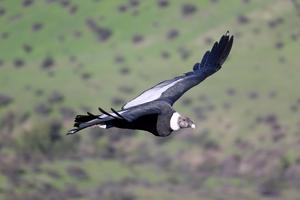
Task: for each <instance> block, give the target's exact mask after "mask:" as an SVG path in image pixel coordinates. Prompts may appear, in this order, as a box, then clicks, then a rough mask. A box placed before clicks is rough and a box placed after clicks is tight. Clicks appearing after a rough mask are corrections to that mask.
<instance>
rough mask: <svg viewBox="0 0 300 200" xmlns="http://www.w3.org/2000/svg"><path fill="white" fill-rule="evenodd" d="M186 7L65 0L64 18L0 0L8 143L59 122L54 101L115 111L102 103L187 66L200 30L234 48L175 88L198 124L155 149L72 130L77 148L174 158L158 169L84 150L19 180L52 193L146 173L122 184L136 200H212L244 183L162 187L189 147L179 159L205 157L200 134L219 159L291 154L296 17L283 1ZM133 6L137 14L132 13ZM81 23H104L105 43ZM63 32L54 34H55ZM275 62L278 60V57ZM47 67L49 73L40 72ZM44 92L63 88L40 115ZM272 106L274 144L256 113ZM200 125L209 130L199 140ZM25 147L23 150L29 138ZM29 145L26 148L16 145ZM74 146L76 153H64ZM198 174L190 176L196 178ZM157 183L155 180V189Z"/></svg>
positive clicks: (0, 72)
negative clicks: (194, 82) (190, 10)
mask: <svg viewBox="0 0 300 200" xmlns="http://www.w3.org/2000/svg"><path fill="white" fill-rule="evenodd" d="M188 2H189V3H192V4H195V5H196V6H197V12H195V13H194V14H192V15H190V16H187V17H183V16H182V14H181V6H182V5H183V4H184V3H188ZM184 3H183V1H178V0H177V1H170V3H169V6H168V7H166V8H159V7H158V6H157V2H156V1H140V4H139V6H138V7H137V8H132V7H130V6H129V7H128V9H127V11H126V12H124V13H120V12H119V11H118V8H119V6H120V5H125V4H126V5H127V4H128V2H127V1H121V0H118V1H99V2H97V1H79V0H77V1H72V4H74V5H76V6H78V10H77V12H76V13H75V14H74V15H70V14H69V11H68V9H67V8H63V7H62V6H60V4H59V3H57V2H54V3H47V2H46V1H34V3H33V4H32V6H30V7H27V8H23V7H22V6H21V3H20V2H18V1H9V0H6V1H5V0H4V1H1V5H0V6H1V7H2V8H4V9H5V10H6V12H5V14H4V15H3V16H0V27H1V28H0V36H1V34H2V35H3V33H8V37H7V38H6V39H4V38H2V37H0V60H2V61H3V63H4V64H3V66H1V67H0V93H1V94H2V93H3V94H6V95H9V96H11V97H13V98H14V101H13V103H11V104H10V105H9V106H6V107H0V119H2V118H4V116H5V115H6V114H7V113H8V112H11V111H12V112H14V113H16V115H17V120H16V121H17V122H16V123H17V125H18V126H17V128H15V129H13V131H12V132H13V133H12V134H11V135H12V136H11V137H12V140H16V143H17V144H16V145H18V144H19V143H22V142H23V139H22V138H23V137H20V135H21V134H23V132H28V131H30V130H32V129H34V126H36V125H40V124H42V123H41V121H46V122H47V120H49V119H61V116H60V113H59V109H60V108H61V107H63V106H67V107H70V108H72V109H74V110H76V112H77V113H80V112H82V111H81V110H82V109H81V108H82V107H83V106H88V107H89V108H91V111H92V112H93V113H97V112H98V111H97V107H98V106H101V107H103V108H105V109H106V108H110V107H116V109H117V106H114V105H112V100H113V98H115V97H118V98H122V99H124V100H130V99H132V98H133V97H135V96H136V95H137V94H139V93H140V92H141V91H143V90H145V89H146V88H149V87H151V86H153V85H154V84H156V83H158V82H160V81H162V80H166V79H169V78H172V77H174V76H177V75H180V74H182V73H184V72H187V71H189V70H191V68H192V66H193V64H194V63H195V62H196V61H198V60H199V59H201V57H202V55H203V54H204V52H205V51H206V50H208V49H210V48H211V46H212V44H207V43H206V42H205V40H206V39H207V38H211V39H212V40H213V41H215V40H218V39H219V37H220V36H221V35H222V34H224V33H225V32H226V31H227V30H229V31H230V32H231V33H232V34H233V35H235V42H234V46H233V49H232V52H231V54H230V57H229V59H228V60H227V61H226V62H225V64H224V66H223V69H222V70H220V71H219V72H218V73H216V74H215V75H214V76H212V77H210V78H209V79H207V80H205V82H203V84H200V85H199V86H197V87H195V88H193V89H192V90H191V91H189V92H188V93H186V94H185V96H184V97H183V98H182V99H185V98H186V99H187V98H188V99H191V100H192V103H191V105H189V106H186V105H183V104H182V99H181V100H179V101H178V103H176V104H175V106H174V107H175V109H176V110H178V112H180V113H182V114H184V115H188V116H191V118H192V119H193V120H194V121H195V122H196V124H197V129H196V130H195V131H193V133H186V134H185V135H184V134H183V135H174V136H172V137H171V138H170V139H169V140H168V141H166V142H163V144H161V145H158V144H157V140H156V139H154V138H153V136H152V135H149V134H146V133H142V134H140V132H138V134H136V135H135V136H134V137H132V138H125V139H124V138H122V140H121V141H114V142H112V141H110V140H109V139H108V136H107V135H105V134H104V136H103V138H105V139H95V141H93V139H92V138H87V137H88V135H82V136H80V137H78V138H81V143H80V144H81V145H86V146H88V145H91V148H92V147H93V148H97V151H96V152H97V153H98V152H100V151H101V150H104V149H105V148H106V147H107V146H108V145H109V144H110V142H111V143H113V144H112V145H115V146H114V147H116V149H117V151H118V152H121V153H124V155H126V156H128V157H130V158H132V159H134V158H136V157H138V156H139V155H140V154H141V153H142V152H140V151H139V150H140V149H142V148H143V152H147V151H148V152H149V155H150V157H151V158H153V157H156V156H159V155H160V154H164V155H167V156H168V158H171V160H172V164H171V167H170V168H171V169H170V171H168V170H166V169H162V168H161V167H160V166H158V165H157V163H150V162H152V161H148V162H147V163H146V164H145V163H143V164H131V163H130V162H128V161H127V162H128V163H127V162H126V161H120V160H122V159H120V158H115V159H111V160H103V159H100V158H98V157H97V158H96V159H95V158H86V159H84V160H83V161H75V160H70V159H65V160H62V159H58V160H54V161H53V162H50V161H49V162H48V161H47V162H43V163H42V164H41V165H40V166H41V168H42V169H43V170H52V171H55V172H57V173H58V174H59V175H60V178H58V179H56V178H53V177H51V176H50V175H49V174H47V173H44V172H41V173H35V171H34V170H33V169H31V167H30V165H29V166H27V165H26V167H25V168H26V175H24V179H25V180H27V181H29V182H33V183H49V184H51V185H53V186H54V187H55V188H58V189H59V190H63V189H65V188H66V186H69V185H76V186H78V187H79V188H80V189H82V190H86V189H87V188H96V187H97V186H100V185H102V184H105V183H107V182H110V181H111V182H121V181H123V180H126V179H130V178H131V179H136V180H146V181H148V182H149V183H150V185H151V187H149V188H146V187H144V186H141V185H137V186H135V187H133V186H132V185H131V186H129V190H132V191H133V192H134V193H135V194H136V195H137V196H138V197H139V198H141V199H182V198H186V199H199V196H201V197H203V199H216V198H219V197H220V196H218V195H216V196H215V195H214V193H215V191H214V188H218V189H220V188H222V187H223V186H224V185H226V182H227V181H228V183H229V185H233V186H234V187H239V186H240V184H241V185H243V184H244V182H243V181H244V179H242V178H241V179H240V178H232V179H226V178H225V180H224V179H223V178H222V177H221V178H220V177H218V176H216V177H215V176H213V177H209V178H208V179H207V180H206V181H205V182H204V186H205V189H203V190H201V191H200V192H199V191H197V190H190V189H186V188H184V187H182V186H180V188H181V189H182V188H183V190H184V191H183V192H182V193H180V192H174V193H173V192H169V191H167V189H168V186H166V185H168V181H170V180H172V178H173V179H176V180H178V182H179V184H184V183H186V181H187V180H186V178H187V177H188V176H187V175H186V174H180V175H178V171H180V170H178V167H180V166H181V165H180V164H184V163H182V160H181V159H182V157H180V155H190V156H191V157H190V158H189V159H190V160H189V161H191V162H192V161H193V159H197V158H199V157H200V158H202V157H205V156H206V154H209V153H211V152H210V150H207V149H205V142H215V143H216V144H217V145H218V146H219V148H220V149H219V151H218V152H214V153H216V154H217V155H216V159H218V160H222V159H224V158H226V157H228V156H230V155H241V156H249V155H251V154H253V153H254V152H256V151H257V150H258V149H259V150H280V151H282V152H283V157H284V158H285V159H287V160H288V162H290V163H293V162H296V161H297V160H299V155H298V154H297V152H298V149H297V141H299V131H298V129H299V122H300V121H299V109H300V104H299V103H297V101H299V98H300V96H299V92H297V89H298V88H297V86H298V85H299V75H298V73H299V58H298V54H299V53H298V52H299V50H300V46H299V39H298V40H297V41H293V39H292V35H298V36H297V37H298V38H300V36H299V34H300V29H299V17H298V16H297V14H296V10H295V8H294V7H293V4H292V3H291V1H284V0H273V1H271V0H265V1H259V0H251V1H249V3H247V4H245V3H242V1H218V3H211V2H210V1H209V0H206V1H201V2H200V1H196V0H189V1H184ZM136 11H138V14H137V15H136V16H134V13H135V12H136ZM240 15H243V16H246V17H247V18H248V19H249V23H247V24H239V23H238V20H237V16H240ZM278 18H281V19H282V20H283V23H282V24H280V25H278V26H277V27H275V28H270V27H269V25H268V23H269V22H270V21H271V20H274V19H278ZM87 19H93V20H94V21H95V22H96V23H97V24H98V25H99V26H101V27H106V28H109V29H110V30H111V31H112V35H111V37H110V38H109V39H108V40H107V41H102V42H101V41H99V40H98V39H97V36H96V34H95V33H93V32H92V31H91V30H90V29H89V28H88V26H87V25H86V21H87ZM34 23H42V24H43V27H42V29H41V30H40V31H37V32H33V31H32V25H33V24H34ZM170 29H177V30H178V31H179V35H178V37H177V38H175V39H172V40H168V39H167V38H166V35H167V33H168V31H169V30H170ZM74 32H80V35H81V36H80V37H78V38H77V37H76V36H75V34H74ZM256 32H257V33H256ZM137 34H138V35H142V36H143V38H144V40H143V41H142V42H141V43H140V44H134V43H133V42H132V37H133V36H134V35H137ZM61 37H63V38H64V40H62V41H61V40H59V38H61ZM278 42H283V47H282V48H280V49H278V48H275V46H276V43H278ZM24 44H28V45H30V46H32V49H33V50H32V52H31V53H26V52H24V50H23V47H22V46H23V45H24ZM180 48H185V49H187V50H188V52H190V55H189V57H187V59H186V60H183V59H181V56H180V53H179V49H180ZM163 51H167V52H168V53H169V55H170V57H169V58H168V59H163V58H162V56H161V53H162V52H163ZM117 56H122V57H123V58H124V63H122V64H116V62H115V58H116V57H117ZM46 57H51V58H53V60H54V66H53V68H52V69H50V70H49V71H47V70H42V68H41V63H42V62H43V60H44V59H45V58H46ZM71 57H75V58H76V61H75V62H72V61H71V60H70V58H71ZM15 59H23V60H24V62H25V65H24V66H23V67H21V68H15V67H14V61H15ZM280 59H283V60H284V62H282V63H281V62H280ZM124 67H126V68H128V69H129V70H130V72H129V74H127V75H122V74H120V71H121V70H122V69H123V68H124ZM49 72H52V73H53V74H54V75H53V76H50V75H49ZM84 73H90V74H91V78H90V79H89V80H85V81H84V80H82V79H81V76H82V74H84ZM120 86H127V87H131V88H132V90H133V92H132V94H125V93H123V92H121V91H120V90H119V88H120ZM26 88H30V89H26ZM228 89H234V90H235V91H236V94H235V95H234V96H229V95H228V94H227V91H228ZM37 90H43V91H44V93H43V95H41V96H37V95H36V91H37ZM53 91H59V92H60V93H62V94H63V95H64V101H63V102H61V103H58V104H55V105H51V107H52V108H53V112H51V113H50V115H49V116H47V117H45V118H44V117H41V116H40V115H37V114H36V113H35V107H36V105H37V104H40V103H46V104H48V102H47V101H48V100H47V99H48V97H49V95H50V94H51V93H52V92H53ZM253 92H255V93H256V94H257V95H258V97H257V98H256V99H250V98H249V95H250V94H251V93H253ZM272 92H275V93H276V96H275V97H274V98H270V93H272ZM201 96H205V97H207V99H208V100H207V101H203V100H200V97H201ZM226 103H227V104H228V103H229V104H230V105H231V107H230V109H226V108H224V106H223V105H224V104H226ZM210 105H213V106H214V109H213V110H212V111H206V109H207V108H208V107H209V106H210ZM292 105H297V108H298V111H296V112H293V111H291V106H292ZM199 107H201V108H203V109H204V110H205V111H204V114H205V117H206V119H205V120H203V121H202V120H199V119H197V117H196V114H195V113H194V109H195V108H199ZM25 112H28V113H30V114H31V117H30V119H29V121H28V122H26V123H25V124H19V123H18V120H19V118H18V117H20V116H21V115H22V114H24V113H25ZM270 114H274V115H276V117H277V118H278V123H279V124H280V126H281V127H282V130H283V132H284V133H285V136H284V139H283V140H280V141H279V142H276V143H275V142H274V141H272V135H271V134H272V129H271V128H270V127H269V126H268V125H266V124H257V123H256V120H257V118H258V117H264V116H266V115H270ZM49 121H50V120H49ZM71 126H72V121H64V123H63V129H62V130H61V132H62V134H63V133H64V132H66V130H67V129H68V128H69V127H71ZM228 127H230V128H228ZM3 130H4V128H3ZM5 130H6V129H5ZM34 130H35V129H34ZM206 131H208V135H207V137H204V136H203V134H204V132H206ZM1 132H2V130H1V128H0V133H1ZM87 132H88V131H83V133H87ZM192 136H194V137H195V138H196V139H198V140H199V138H200V139H203V140H205V141H199V143H196V142H191V141H190V140H189V138H190V137H192ZM5 137H8V136H7V135H5ZM18 137H20V138H18ZM41 138H43V137H41ZM237 139H242V140H244V141H247V142H248V143H250V144H251V145H252V149H251V150H249V149H246V150H244V151H242V150H240V149H239V148H238V147H237V146H236V140H237ZM66 140H67V139H66ZM3 141H6V140H3ZM25 141H27V140H25ZM126 142H127V143H126ZM29 143H30V142H28V144H29ZM45 143H47V141H45ZM47 144H48V143H47ZM49 144H50V143H49ZM56 145H57V146H59V145H60V146H59V148H58V149H60V150H61V149H63V146H64V143H59V144H56ZM131 145H132V146H133V147H132V146H131ZM27 146H29V149H30V145H27ZM27 146H26V145H25V147H26V148H27ZM0 147H1V146H0ZM60 147H61V148H60ZM15 148H16V147H15V146H14V145H10V143H8V144H5V145H4V147H3V149H0V156H1V155H2V154H3V155H6V152H12V153H11V154H12V155H13V156H17V153H16V152H14V151H15ZM74 149H76V148H75V147H74ZM78 149H80V147H78ZM78 151H79V150H78ZM61 152H64V151H60V153H61ZM68 152H70V151H68ZM76 153H78V152H74V154H76ZM15 154H16V155H15ZM198 154H199V157H198ZM120 155H122V154H120ZM13 156H12V157H13ZM54 156H55V155H54ZM93 156H95V155H93ZM126 156H125V157H126ZM62 157H63V156H62ZM126 158H127V157H126ZM125 160H126V159H125ZM129 160H130V159H129ZM185 161H186V162H188V161H187V160H185ZM70 166H79V167H80V168H82V169H83V170H84V171H85V172H86V173H87V175H88V177H89V179H88V180H82V181H78V180H77V179H76V178H74V177H71V176H70V175H69V174H68V173H67V171H66V170H67V168H68V167H70ZM180 173H182V171H180ZM176 174H177V176H176ZM174 177H175V178H174ZM197 178H198V177H197V176H196V175H195V179H197ZM7 182H8V181H7V180H6V178H5V177H4V176H2V175H1V174H0V189H1V188H2V187H4V188H5V187H6V186H7V184H6V183H7ZM175 182H176V181H175ZM248 184H249V185H248ZM157 185H162V188H160V187H159V186H157ZM166 188H167V189H166ZM19 189H20V190H21V193H22V192H26V188H23V186H20V187H19ZM185 189H186V190H185ZM206 189H207V191H208V192H207V191H206ZM211 190H212V191H211ZM205 191H206V192H205ZM220 191H222V190H221V189H220ZM286 191H287V190H286ZM233 193H234V194H237V195H236V196H237V197H245V198H241V199H251V198H252V199H253V198H255V199H257V198H259V197H258V194H257V191H256V188H255V187H254V186H253V184H252V182H250V183H247V184H245V185H243V188H242V191H241V192H240V193H239V192H237V191H234V192H233ZM252 193H253V194H252ZM234 194H225V197H224V198H229V199H235V197H236V196H235V195H234ZM282 195H283V196H284V197H286V198H287V199H295V197H294V196H297V195H298V193H297V191H296V192H295V191H291V193H288V192H283V194H282ZM1 197H2V196H1V193H0V198H1ZM237 199H238V198H237Z"/></svg>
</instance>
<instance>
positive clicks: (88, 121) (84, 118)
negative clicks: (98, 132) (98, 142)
mask: <svg viewBox="0 0 300 200" xmlns="http://www.w3.org/2000/svg"><path fill="white" fill-rule="evenodd" d="M97 124H100V125H105V122H104V120H103V119H101V118H99V116H97V115H93V114H91V113H87V115H77V116H76V117H75V120H74V128H72V129H71V130H69V131H68V133H67V135H70V134H74V133H77V132H78V131H80V130H82V129H84V128H87V127H90V126H94V125H97Z"/></svg>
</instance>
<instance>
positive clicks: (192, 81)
mask: <svg viewBox="0 0 300 200" xmlns="http://www.w3.org/2000/svg"><path fill="white" fill-rule="evenodd" d="M232 43H233V36H230V35H229V32H228V31H227V33H226V34H225V35H223V36H222V37H221V39H220V41H219V42H215V43H214V45H213V47H212V49H211V50H210V51H207V52H206V53H205V54H204V56H203V58H202V60H201V62H197V63H196V64H195V65H194V67H193V70H192V71H190V72H187V73H185V74H184V75H182V76H178V77H175V78H173V79H170V80H166V81H163V82H160V83H158V84H157V85H155V86H153V87H152V88H150V89H148V90H145V91H144V92H142V93H141V94H140V95H139V96H137V97H136V98H134V99H133V100H131V101H129V102H128V103H126V104H125V105H124V106H123V107H122V109H121V110H120V111H116V110H114V109H111V112H106V111H105V110H103V109H101V108H99V111H100V112H101V113H102V114H101V115H94V114H91V113H89V112H88V113H87V115H77V116H76V118H75V123H74V128H73V129H71V130H70V131H69V132H68V134H74V133H76V132H78V131H80V130H82V129H85V128H87V127H91V126H99V127H100V128H105V129H108V128H111V127H117V128H125V129H138V130H144V131H148V132H150V133H152V134H154V135H155V136H159V137H165V136H168V135H170V134H171V133H172V132H174V131H177V130H179V129H183V128H195V124H194V123H193V122H192V120H191V119H190V118H188V117H185V116H182V115H181V114H179V113H178V112H176V111H175V110H174V109H173V107H172V106H173V104H174V103H175V102H176V101H177V100H178V99H179V98H180V97H181V96H182V95H183V94H184V93H185V92H186V91H188V90H189V89H191V88H192V87H194V86H196V85H198V84H199V83H201V82H202V81H203V80H205V79H206V78H207V77H209V76H210V75H212V74H214V73H215V72H217V71H218V70H219V69H221V66H222V64H223V63H224V61H225V60H226V58H227V57H228V55H229V53H230V50H231V47H232Z"/></svg>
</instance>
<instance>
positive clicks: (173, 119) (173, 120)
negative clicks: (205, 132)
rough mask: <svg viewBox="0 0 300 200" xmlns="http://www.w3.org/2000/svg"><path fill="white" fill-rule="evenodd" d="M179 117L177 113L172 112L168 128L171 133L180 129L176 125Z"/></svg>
mask: <svg viewBox="0 0 300 200" xmlns="http://www.w3.org/2000/svg"><path fill="white" fill-rule="evenodd" d="M179 117H180V114H179V113H178V112H174V113H173V115H172V117H171V119H170V127H171V129H172V130H173V131H177V130H179V129H180V126H179V125H178V119H179Z"/></svg>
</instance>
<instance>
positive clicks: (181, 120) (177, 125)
mask: <svg viewBox="0 0 300 200" xmlns="http://www.w3.org/2000/svg"><path fill="white" fill-rule="evenodd" d="M170 127H171V129H172V130H173V131H177V130H179V129H182V128H196V126H195V124H194V122H193V121H192V120H191V119H190V118H189V117H184V116H181V115H180V114H179V113H177V112H175V113H173V115H172V117H171V120H170Z"/></svg>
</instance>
